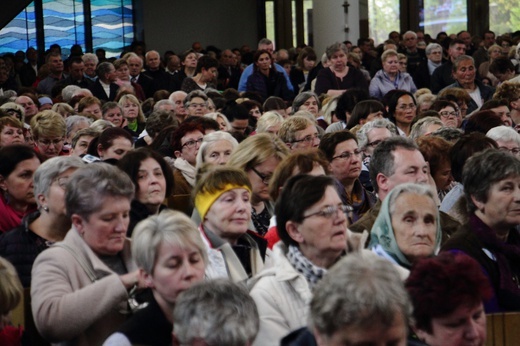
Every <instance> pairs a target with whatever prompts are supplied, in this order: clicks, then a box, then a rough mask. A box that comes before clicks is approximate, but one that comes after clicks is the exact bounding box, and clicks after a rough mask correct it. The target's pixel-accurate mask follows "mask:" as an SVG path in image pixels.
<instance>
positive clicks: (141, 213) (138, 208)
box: [126, 199, 167, 238]
mask: <svg viewBox="0 0 520 346" xmlns="http://www.w3.org/2000/svg"><path fill="white" fill-rule="evenodd" d="M166 208H167V207H166V206H165V205H161V206H160V207H159V212H161V211H163V210H164V209H166ZM151 215H152V214H150V211H149V210H148V208H147V207H146V206H145V205H144V204H143V203H141V202H139V201H138V200H136V199H134V200H132V204H131V205H130V223H129V224H128V229H127V231H126V235H127V237H128V238H131V237H132V232H133V231H134V228H135V226H136V225H137V224H138V223H139V222H140V221H143V220H144V219H146V218H147V217H149V216H151Z"/></svg>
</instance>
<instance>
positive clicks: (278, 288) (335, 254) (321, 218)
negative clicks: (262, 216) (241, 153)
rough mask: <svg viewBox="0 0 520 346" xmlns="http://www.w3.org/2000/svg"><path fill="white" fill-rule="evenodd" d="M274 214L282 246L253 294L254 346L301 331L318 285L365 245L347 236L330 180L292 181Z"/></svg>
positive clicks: (298, 178) (305, 178)
mask: <svg viewBox="0 0 520 346" xmlns="http://www.w3.org/2000/svg"><path fill="white" fill-rule="evenodd" d="M275 211H276V223H277V227H278V234H279V235H280V238H281V239H282V241H281V242H278V243H277V244H276V245H275V246H274V253H273V267H272V268H270V269H268V270H265V271H263V272H262V273H261V274H260V275H259V276H257V277H256V278H255V282H254V283H253V286H252V289H251V296H252V297H253V299H254V300H255V303H256V306H257V308H258V313H259V315H260V331H259V333H258V336H257V338H256V341H255V343H254V344H253V345H279V343H280V339H281V338H282V337H284V336H285V335H287V334H288V333H289V332H291V331H293V330H296V329H298V328H301V327H303V326H305V325H306V324H307V317H308V307H309V306H308V305H309V302H310V299H311V298H312V290H313V289H314V287H315V286H316V284H317V283H318V282H319V281H320V280H321V279H322V278H323V276H324V275H325V274H326V273H327V270H328V269H329V268H330V267H331V266H332V265H333V264H335V263H336V262H337V261H338V260H339V259H340V258H341V257H342V256H345V254H346V253H347V252H351V251H356V250H361V249H363V247H364V241H360V242H358V243H357V244H354V242H352V240H353V239H351V238H350V237H349V234H348V231H347V223H348V222H347V216H346V213H347V212H349V211H350V208H349V207H348V206H346V205H344V204H342V203H341V199H340V198H339V195H338V192H337V191H336V188H335V183H334V179H332V178H331V177H328V176H310V175H298V176H295V177H292V178H291V179H289V181H288V182H287V184H285V187H284V188H283V191H282V193H281V195H280V197H279V199H278V201H277V203H276V209H275ZM366 236H367V234H366V233H365V238H364V239H366Z"/></svg>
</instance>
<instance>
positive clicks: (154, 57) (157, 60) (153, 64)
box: [146, 52, 161, 70]
mask: <svg viewBox="0 0 520 346" xmlns="http://www.w3.org/2000/svg"><path fill="white" fill-rule="evenodd" d="M160 65H161V57H160V56H159V54H157V53H156V52H149V53H148V54H147V55H146V66H148V68H149V69H151V70H157V69H158V68H159V66H160Z"/></svg>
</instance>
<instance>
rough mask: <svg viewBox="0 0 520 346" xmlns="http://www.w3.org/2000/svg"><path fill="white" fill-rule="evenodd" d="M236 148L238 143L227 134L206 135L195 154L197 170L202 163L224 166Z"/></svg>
mask: <svg viewBox="0 0 520 346" xmlns="http://www.w3.org/2000/svg"><path fill="white" fill-rule="evenodd" d="M237 146H238V141H237V140H236V139H235V137H233V136H231V135H230V134H229V133H228V132H223V131H217V132H211V133H208V134H207V135H205V136H204V139H203V140H202V144H201V145H200V148H199V152H198V153H197V168H200V167H201V166H202V164H204V163H211V164H214V165H225V164H226V163H227V162H228V161H229V159H230V157H231V154H232V153H233V151H234V150H235V149H236V147H237Z"/></svg>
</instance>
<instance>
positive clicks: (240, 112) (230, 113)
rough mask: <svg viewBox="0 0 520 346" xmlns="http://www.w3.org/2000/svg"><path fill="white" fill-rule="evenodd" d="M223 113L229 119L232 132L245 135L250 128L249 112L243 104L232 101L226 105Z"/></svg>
mask: <svg viewBox="0 0 520 346" xmlns="http://www.w3.org/2000/svg"><path fill="white" fill-rule="evenodd" d="M222 113H223V114H224V115H225V116H226V117H227V119H228V121H229V124H230V125H231V130H232V131H234V132H237V133H241V134H245V133H246V130H247V128H248V126H249V111H248V109H247V108H246V106H244V105H243V104H239V103H236V102H235V101H230V102H228V103H227V104H226V106H225V107H224V109H222Z"/></svg>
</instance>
